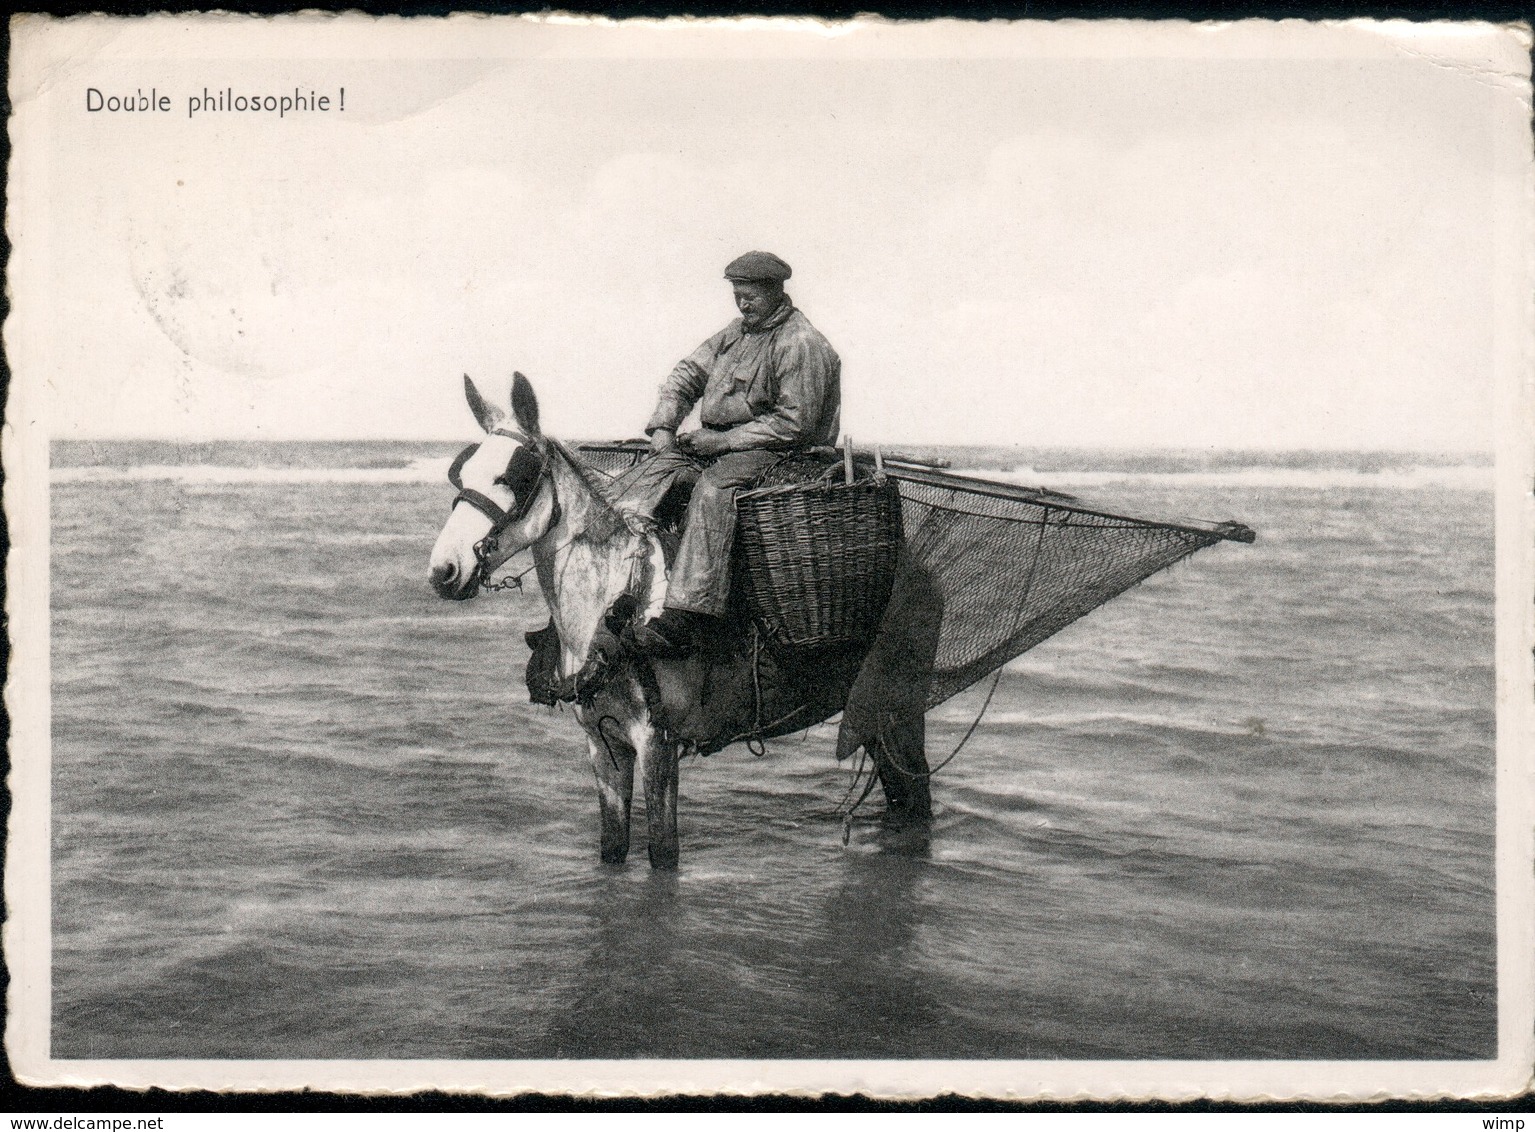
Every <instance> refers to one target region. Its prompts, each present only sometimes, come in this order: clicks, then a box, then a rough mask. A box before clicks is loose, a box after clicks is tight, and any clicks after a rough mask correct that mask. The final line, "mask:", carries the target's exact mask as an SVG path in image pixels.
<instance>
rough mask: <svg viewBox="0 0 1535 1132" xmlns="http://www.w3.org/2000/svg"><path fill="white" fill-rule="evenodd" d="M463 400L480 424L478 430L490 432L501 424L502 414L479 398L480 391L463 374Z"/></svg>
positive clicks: (467, 376) (466, 375)
mask: <svg viewBox="0 0 1535 1132" xmlns="http://www.w3.org/2000/svg"><path fill="white" fill-rule="evenodd" d="M464 399H465V400H466V401H468V402H469V411H470V412H471V413H473V414H474V419H475V420H477V421H479V422H480V428H482V429H484V430H485V431H486V432H491V431H493V430H494V429H495V428H496V427H497V426H499V425H500V424H501V420H502V418H503V416H504V414H503V413H502V412H501V410H500V409H498V408H496V407H495V406H494V405H491V404H489V403H488V402H487V401H486V400H485V398H483V397H481V396H480V391H479V390H478V389H476V388H475V387H474V381H473V380H472V379H471V378H470V377H469V375H468V374H467V373H466V374H464Z"/></svg>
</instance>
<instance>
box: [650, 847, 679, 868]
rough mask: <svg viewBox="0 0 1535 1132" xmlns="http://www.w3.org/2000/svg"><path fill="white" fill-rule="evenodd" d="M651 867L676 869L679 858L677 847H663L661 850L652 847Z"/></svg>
mask: <svg viewBox="0 0 1535 1132" xmlns="http://www.w3.org/2000/svg"><path fill="white" fill-rule="evenodd" d="M649 852H650V867H651V868H653V869H675V868H676V867H677V858H678V856H679V854H678V852H677V846H676V845H663V846H661V847H660V848H657V847H656V846H654V845H652V846H650V847H649Z"/></svg>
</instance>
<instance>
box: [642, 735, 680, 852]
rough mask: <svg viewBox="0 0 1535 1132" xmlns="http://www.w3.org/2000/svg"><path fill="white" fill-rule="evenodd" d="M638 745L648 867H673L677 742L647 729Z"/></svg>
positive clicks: (675, 833)
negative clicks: (642, 777)
mask: <svg viewBox="0 0 1535 1132" xmlns="http://www.w3.org/2000/svg"><path fill="white" fill-rule="evenodd" d="M637 746H638V747H639V748H640V751H639V756H640V765H641V768H642V770H641V773H642V774H643V775H644V781H645V820H646V824H647V825H649V827H650V867H651V868H653V869H675V868H676V867H677V763H678V754H677V744H675V743H671V742H667V741H666V740H664V739H662V738H661V736H660V735H658V734H656V733H655V732H654V731H651V732H650V733H649V734H648V735H646V736H645V737H644V738H643V739H642V740H641V741H640V742H639V743H638V744H637Z"/></svg>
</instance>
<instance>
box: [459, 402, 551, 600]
mask: <svg viewBox="0 0 1535 1132" xmlns="http://www.w3.org/2000/svg"><path fill="white" fill-rule="evenodd" d="M490 435H491V436H505V437H508V438H510V439H512V440H515V441H517V443H518V445H519V447H518V449H517V451H516V452H515V453H513V455H512V458H511V460H509V461H508V462H507V465H506V470H505V471H503V472H502V473H501V474H500V475H499V476H497V477H496V479H495V482H496V483H498V484H501V485H503V486H504V487H506V488H509V489H510V490H511V493H512V500H513V504H512V509H511V510H510V511H508V510H507V509H506V508H504V507H502V506H501V505H500V504H499V503H497V502H496V501H495V500H494V499H492V498H490V496H488V495H486V494H485V493H484V492H480V491H476V490H475V489H474V488H472V487H465V486H464V481H463V479H462V474H463V470H464V465H465V464H467V463H468V462H469V458H470V457H471V456H473V455H474V454H475V453H476V452H477V451H479V447H480V446H479V445H478V444H471V445H469V447H467V448H465V449H464V450H463V451H462V452H460V453H459V454H458V455H457V456H456V457H455V458H454V460H453V463H452V465H451V466H450V467H449V468H448V482H449V483H451V484H452V485H453V486H454V487H456V488H458V494H457V495H455V496H454V497H453V506H454V507H457V506H458V505H459V504H460V503H467V504H469V506H471V507H473V508H474V509H475V510H476V511H478V512H479V513H480V514H482V515H484V516H485V517H486V518H487V519H489V520H490V531H489V533H488V534H486V536H485V537H484V538H482V539H480V541H479V542H477V543H475V544H474V578H475V580H476V581H477V582H478V583H479V585H480V587H481V588H482V589H487V590H503V589H513V588H516V587H517V586H518V583H517V582H508V583H505V584H499V583H496V582H492V581H491V580H490V572H491V570H492V569H493V567H492V566H491V565H490V559H491V556H492V555H494V554H495V553H496V552H497V551H498V550H499V549H500V543H501V535H502V534H503V533H505V531H506V529H507V528H508V527H510V526H511V525H512V524H514V523H520V522H521V521H522V520H523V519H525V518H527V516H528V512H529V511H531V510H532V509H533V504H534V503H536V502H538V492H539V489H540V488H541V487H543V485H544V484H545V483H546V482H549V483H550V490H551V491H552V490H553V483H552V480H551V477H550V474H549V470H550V464H551V461H552V459H553V453H552V451H551V447H552V446H551V445H549V444H548V443H543V444H539V443H536V442H534V440H533V439H532V438H531V437H529V436H526V435H525V434H523V433H520V432H513V431H512V430H511V429H505V428H496V429H492V430H491V432H490ZM530 450H532V451H536V452H538V458H537V467H535V468H531V469H530V468H529V464H530V463H531V452H530ZM523 456H529V457H530V459H529V460H526V461H524V460H522V459H521V457H523ZM519 465H520V466H519ZM559 521H560V498H559V496H558V495H555V496H554V512H553V514H552V515H550V517H549V525H550V526H551V527H552V526H554V524H556V523H558V522H559Z"/></svg>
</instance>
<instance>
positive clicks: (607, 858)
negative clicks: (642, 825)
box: [602, 845, 629, 865]
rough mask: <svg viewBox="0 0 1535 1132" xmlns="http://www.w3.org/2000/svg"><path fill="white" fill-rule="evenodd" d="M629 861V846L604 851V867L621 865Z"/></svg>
mask: <svg viewBox="0 0 1535 1132" xmlns="http://www.w3.org/2000/svg"><path fill="white" fill-rule="evenodd" d="M628 859H629V846H627V845H622V846H619V847H618V848H604V849H603V850H602V863H603V864H604V865H621V864H623V863H624V862H625V861H627V860H628Z"/></svg>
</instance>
